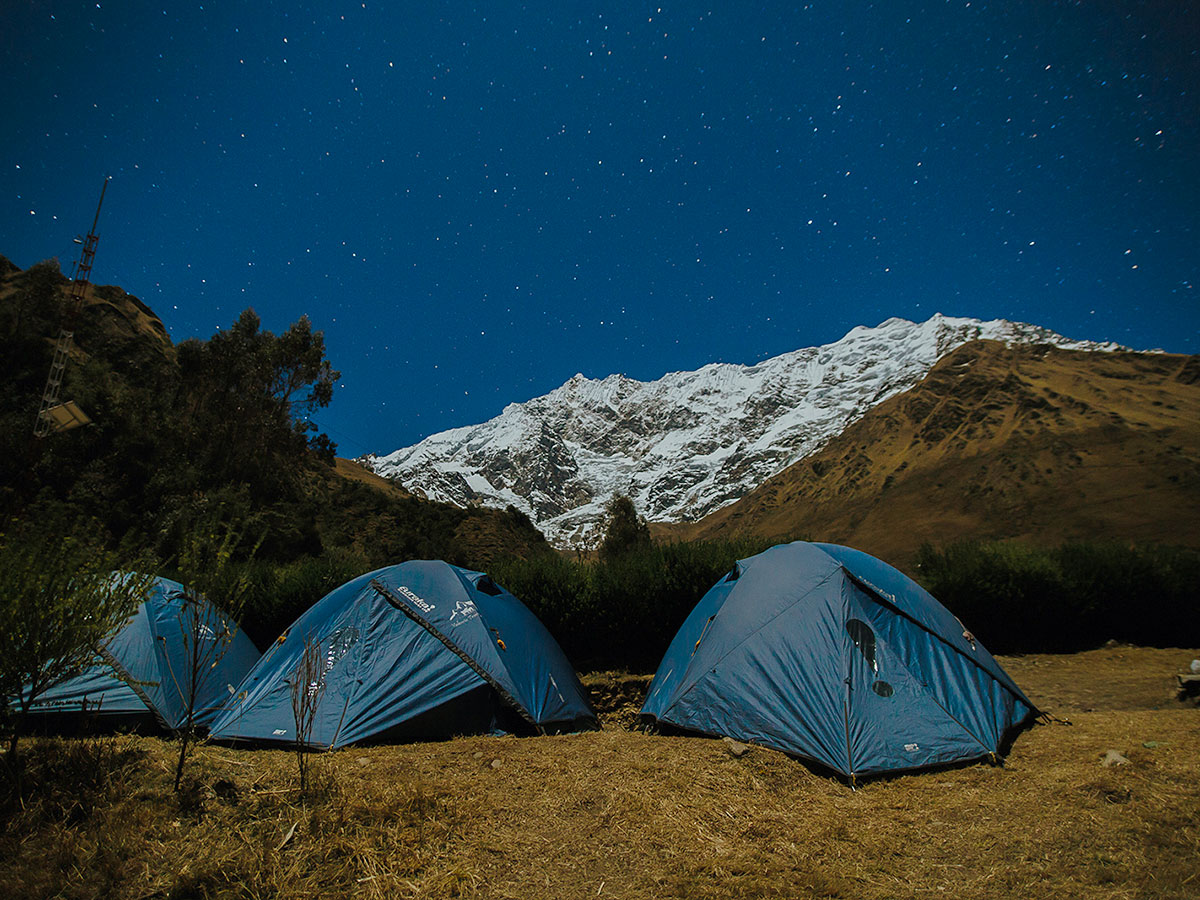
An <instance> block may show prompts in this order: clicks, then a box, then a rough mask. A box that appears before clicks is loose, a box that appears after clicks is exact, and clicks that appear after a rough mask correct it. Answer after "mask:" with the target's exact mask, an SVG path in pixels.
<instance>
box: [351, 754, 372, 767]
mask: <svg viewBox="0 0 1200 900" xmlns="http://www.w3.org/2000/svg"><path fill="white" fill-rule="evenodd" d="M355 762H356V763H358V764H359V765H360V766H369V765H370V764H371V757H369V756H360V757H359V758H358V759H356V760H355Z"/></svg>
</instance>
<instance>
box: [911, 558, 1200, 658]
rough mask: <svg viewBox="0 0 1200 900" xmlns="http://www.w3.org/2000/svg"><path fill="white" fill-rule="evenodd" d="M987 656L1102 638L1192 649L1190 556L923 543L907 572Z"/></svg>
mask: <svg viewBox="0 0 1200 900" xmlns="http://www.w3.org/2000/svg"><path fill="white" fill-rule="evenodd" d="M910 574H911V575H913V576H914V577H915V578H917V580H918V581H920V582H921V584H922V585H923V586H924V587H925V588H926V589H928V590H929V592H930V593H932V594H933V595H934V596H935V597H937V598H938V600H940V601H941V602H942V603H943V604H944V605H945V606H947V607H948V608H949V609H950V610H951V612H953V613H954V614H955V615H956V616H958V617H959V619H961V620H962V621H963V623H964V624H965V625H966V627H967V628H969V629H971V631H972V632H974V633H975V634H976V635H978V636H979V639H980V640H982V641H983V642H984V644H985V645H986V646H987V647H988V649H989V650H991V651H992V652H994V653H1034V652H1074V651H1077V650H1085V649H1090V648H1093V647H1098V646H1100V645H1101V644H1103V643H1104V642H1105V641H1108V640H1115V641H1118V642H1122V643H1131V644H1140V645H1144V646H1156V647H1179V646H1190V645H1193V644H1195V643H1198V642H1200V552H1197V551H1195V550H1189V549H1185V548H1182V547H1164V546H1129V545H1125V544H1117V543H1068V544H1063V545H1062V546H1060V547H1056V548H1047V547H1029V546H1026V545H1023V544H1018V543H977V542H970V541H964V542H960V543H955V544H951V545H949V546H947V547H945V548H941V549H937V548H934V547H931V546H929V545H925V546H924V547H922V548H921V550H920V551H919V552H918V554H917V557H916V559H915V560H914V565H913V568H912V571H911V572H910Z"/></svg>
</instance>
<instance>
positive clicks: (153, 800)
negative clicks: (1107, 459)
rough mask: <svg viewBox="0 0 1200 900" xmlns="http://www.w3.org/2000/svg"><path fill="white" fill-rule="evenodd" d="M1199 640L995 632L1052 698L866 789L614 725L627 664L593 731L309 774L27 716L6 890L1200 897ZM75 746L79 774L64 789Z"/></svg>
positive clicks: (286, 765) (393, 751) (415, 752)
mask: <svg viewBox="0 0 1200 900" xmlns="http://www.w3.org/2000/svg"><path fill="white" fill-rule="evenodd" d="M1196 657H1200V650H1196V649H1176V650H1156V649H1142V648H1132V647H1107V648H1104V649H1101V650H1096V651H1091V652H1088V653H1081V654H1075V655H1069V656H1024V657H1006V658H1004V659H1002V660H1001V662H1002V664H1003V665H1004V666H1005V668H1006V669H1007V670H1008V671H1009V673H1010V674H1011V675H1012V676H1013V677H1014V679H1015V680H1016V681H1017V682H1018V684H1020V685H1021V686H1022V687H1023V688H1024V689H1025V690H1026V692H1027V693H1028V694H1029V695H1030V696H1031V698H1032V699H1033V700H1034V702H1035V703H1037V704H1039V705H1040V706H1042V707H1044V708H1045V710H1046V711H1047V712H1049V713H1051V714H1052V715H1053V716H1054V717H1056V720H1055V721H1053V722H1052V723H1051V724H1044V725H1038V726H1036V727H1034V728H1032V729H1031V730H1029V731H1027V732H1025V733H1024V734H1022V735H1021V736H1020V737H1019V738H1018V739H1017V741H1016V743H1015V744H1014V746H1013V748H1012V751H1011V753H1010V754H1009V756H1008V759H1007V760H1006V762H1005V764H1004V765H1003V766H1002V767H993V766H988V765H974V766H969V767H966V768H959V769H951V770H945V771H938V772H930V773H924V774H919V775H909V776H905V777H900V778H895V779H890V780H879V781H874V782H870V783H868V784H867V785H865V786H863V787H862V788H860V789H859V790H851V789H850V788H849V787H848V786H846V785H845V784H844V783H842V782H840V781H837V780H834V779H831V778H829V777H827V776H825V775H821V774H817V773H815V772H813V771H811V770H810V769H808V768H806V767H805V766H804V765H803V764H801V763H799V762H797V761H795V760H792V759H789V758H788V757H786V756H784V755H783V754H780V753H776V752H774V751H770V750H765V749H762V748H757V747H755V748H752V749H751V750H750V751H749V752H748V753H746V754H745V755H743V756H741V757H735V756H733V755H732V754H731V753H730V752H729V750H728V749H727V747H726V745H725V744H724V743H723V742H721V741H719V740H712V739H705V738H686V737H662V736H653V735H647V734H642V733H638V732H634V731H628V730H625V729H623V728H622V727H621V723H623V722H626V721H628V718H629V711H630V709H631V708H632V707H633V706H634V704H636V702H637V695H638V694H639V692H640V691H641V690H644V685H645V684H646V681H647V678H646V677H644V676H637V675H617V674H613V673H605V674H602V675H595V676H589V677H588V678H585V682H586V683H588V685H589V687H590V688H591V690H592V691H593V694H594V696H596V697H597V698H598V699H599V700H600V702H601V705H602V706H603V707H604V710H605V713H604V719H605V724H606V728H605V730H603V731H600V732H593V733H588V734H582V735H573V736H562V737H539V738H523V739H518V738H511V737H510V738H495V737H470V738H462V739H458V740H454V741H448V742H444V743H437V744H409V745H405V746H380V747H370V748H351V749H349V750H345V751H339V752H336V753H331V754H325V755H323V756H319V757H314V758H313V764H314V767H315V768H314V773H315V787H314V788H313V789H312V790H310V791H309V795H308V796H307V797H302V796H301V795H300V794H299V792H298V790H297V781H296V765H295V757H294V756H293V755H291V754H287V753H283V752H268V751H244V750H232V749H229V748H225V747H218V746H211V745H208V746H202V747H200V748H199V749H198V750H197V752H196V754H195V756H194V757H193V758H192V760H191V762H190V764H189V768H188V770H187V775H188V777H187V781H186V785H185V790H184V791H182V792H181V793H180V794H178V795H176V794H174V793H173V792H172V791H171V783H170V777H169V773H170V768H171V764H172V761H173V752H174V751H175V749H176V748H175V745H173V744H172V743H170V742H166V741H161V740H157V739H151V738H139V737H120V738H116V739H112V738H106V739H102V740H92V741H71V742H67V741H63V742H44V743H40V744H36V743H34V742H29V743H28V745H27V747H26V750H27V751H28V759H29V765H30V769H29V773H28V774H29V779H30V780H31V782H32V781H36V780H37V779H38V778H39V777H40V778H42V779H44V784H43V790H42V791H41V792H40V793H39V794H36V795H31V796H30V799H28V800H27V801H26V805H25V808H24V809H14V810H10V812H9V813H8V816H7V818H6V819H5V820H4V822H3V831H2V833H0V892H2V893H4V894H7V895H8V896H12V897H117V898H125V897H129V898H133V897H138V898H150V897H208V896H212V897H217V896H235V897H312V896H330V897H342V896H345V897H430V898H432V897H448V896H470V897H474V896H477V897H486V898H521V900H529V898H596V897H624V898H659V897H713V898H716V897H721V898H724V897H788V898H805V897H845V898H876V900H883V898H898V897H929V896H932V897H954V898H991V897H995V898H999V897H1021V898H1037V897H1047V898H1050V897H1053V898H1055V900H1059V898H1069V897H1081V898H1082V897H1087V898H1118V897H1145V898H1180V897H1200V824H1198V823H1200V778H1198V776H1200V709H1198V708H1197V707H1196V706H1195V705H1194V704H1193V703H1192V702H1186V703H1185V702H1182V701H1180V700H1178V699H1176V697H1175V680H1174V676H1175V674H1176V673H1177V672H1181V671H1183V670H1184V669H1185V668H1186V666H1187V664H1188V663H1189V662H1190V660H1192V659H1193V658H1196ZM1067 722H1069V723H1070V724H1066V723H1067ZM1109 750H1116V751H1119V752H1120V754H1121V755H1122V756H1123V757H1124V758H1126V759H1127V760H1128V763H1126V764H1122V765H1117V766H1112V767H1106V766H1104V765H1103V764H1102V759H1103V757H1104V756H1105V754H1106V753H1107V751H1109ZM55 766H57V769H55ZM71 766H75V767H76V769H75V770H72V769H71ZM72 771H74V777H76V778H78V779H79V780H80V781H81V783H82V784H83V787H81V788H79V789H77V790H56V789H55V788H54V785H55V784H56V783H58V782H56V781H55V778H58V779H59V782H61V780H62V778H63V777H65V776H64V773H67V774H70V773H71V772H72ZM56 773H57V774H56Z"/></svg>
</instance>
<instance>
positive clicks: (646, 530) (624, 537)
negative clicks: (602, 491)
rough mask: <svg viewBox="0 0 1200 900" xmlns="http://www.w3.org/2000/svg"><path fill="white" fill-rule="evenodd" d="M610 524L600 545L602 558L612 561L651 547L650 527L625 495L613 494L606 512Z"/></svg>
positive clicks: (606, 527)
mask: <svg viewBox="0 0 1200 900" xmlns="http://www.w3.org/2000/svg"><path fill="white" fill-rule="evenodd" d="M605 512H606V513H607V515H608V524H607V525H606V526H605V530H604V540H603V541H602V542H601V544H600V558H601V559H612V558H613V557H615V556H620V555H622V554H624V553H628V552H629V551H631V550H639V549H642V548H645V547H649V546H651V543H652V542H651V540H650V527H649V526H648V525H647V524H646V520H645V519H643V518H642V517H641V516H639V515H638V513H637V508H636V507H635V506H634V505H633V501H632V500H630V499H629V498H628V497H626V496H625V495H623V494H613V497H612V499H611V500H609V501H608V508H607V509H606V510H605Z"/></svg>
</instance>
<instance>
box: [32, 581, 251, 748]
mask: <svg viewBox="0 0 1200 900" xmlns="http://www.w3.org/2000/svg"><path fill="white" fill-rule="evenodd" d="M193 643H195V644H196V647H197V652H196V654H195V660H196V663H195V664H194V663H193V661H192V660H193V656H192V645H193ZM257 660H258V650H257V649H255V647H254V644H253V643H251V641H250V639H249V638H248V637H246V635H245V633H244V632H243V631H242V630H241V629H240V628H239V627H238V626H237V623H235V622H233V621H232V620H231V619H229V618H228V617H227V616H225V615H224V614H223V613H221V612H219V611H218V610H217V609H216V607H214V606H213V605H212V604H211V603H209V602H208V601H207V600H206V599H204V598H203V597H193V598H191V599H189V598H188V597H187V594H186V592H185V590H184V587H183V585H181V584H179V583H178V582H175V581H170V580H168V579H166V578H156V579H155V580H154V581H153V582H152V583H151V586H150V588H149V590H148V591H147V593H146V599H145V600H144V601H143V602H142V604H141V605H140V606H139V607H138V608H137V611H136V612H135V613H134V614H133V615H132V616H131V617H130V618H129V619H128V620H126V622H125V623H124V624H123V625H121V627H120V628H118V629H116V630H115V631H114V632H113V633H112V634H111V635H109V637H108V638H106V639H105V641H104V643H103V644H101V646H100V647H99V648H98V652H97V656H96V661H95V663H94V664H93V665H91V666H90V667H88V668H87V669H85V670H84V671H83V672H81V673H79V674H78V675H76V676H74V677H72V678H70V679H67V680H66V681H62V682H60V683H59V684H57V685H55V686H54V687H52V688H50V689H49V690H48V691H46V692H45V693H43V694H42V695H41V696H40V697H39V698H37V700H36V702H35V703H34V705H33V706H32V707H31V709H30V714H31V715H32V716H34V717H35V719H36V718H37V717H50V716H54V717H56V719H57V720H58V721H59V722H62V723H64V724H67V723H69V722H70V721H72V720H74V719H77V718H78V717H79V716H80V715H81V714H86V715H87V716H89V717H93V718H92V721H93V723H95V724H103V723H104V722H106V721H109V722H113V723H116V722H121V723H129V724H139V723H140V722H143V721H144V722H154V723H156V724H157V725H158V726H160V727H162V728H166V729H168V730H176V729H178V728H181V727H183V726H184V725H186V723H187V706H188V696H189V694H190V693H191V685H192V675H193V672H192V669H193V668H195V669H197V670H198V672H197V673H196V675H197V680H196V700H195V709H194V710H193V720H194V723H195V724H196V725H198V726H200V727H206V726H207V725H208V724H209V723H210V722H211V721H212V719H213V718H214V717H215V716H216V715H217V713H218V711H219V710H220V708H221V706H222V705H223V704H224V703H225V701H226V700H228V699H229V698H230V697H231V696H232V691H233V688H234V687H235V686H236V685H238V684H240V683H241V680H242V679H243V678H244V677H245V675H246V673H247V672H248V671H250V667H251V666H253V665H254V663H255V662H256V661H257Z"/></svg>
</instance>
